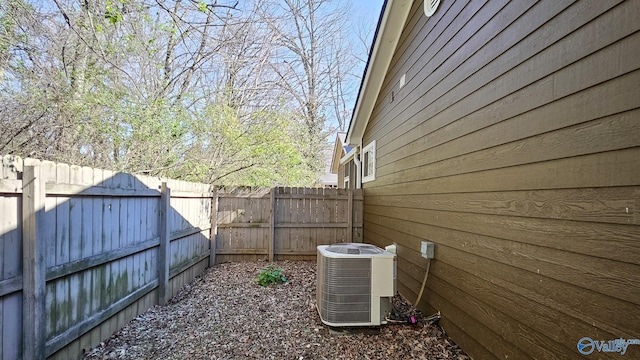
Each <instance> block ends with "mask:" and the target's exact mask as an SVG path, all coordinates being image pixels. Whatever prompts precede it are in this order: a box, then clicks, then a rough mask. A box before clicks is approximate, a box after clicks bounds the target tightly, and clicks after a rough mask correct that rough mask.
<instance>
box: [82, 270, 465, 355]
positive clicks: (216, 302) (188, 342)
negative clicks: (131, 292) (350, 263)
mask: <svg viewBox="0 0 640 360" xmlns="http://www.w3.org/2000/svg"><path fill="white" fill-rule="evenodd" d="M264 266H265V263H264V262H246V263H226V264H221V265H217V266H215V267H213V268H210V269H208V270H207V271H206V272H205V273H204V274H202V275H201V276H200V277H198V278H196V279H195V280H194V282H193V283H191V284H189V285H186V286H185V287H184V288H183V289H182V290H180V292H179V293H178V294H177V295H176V296H175V297H174V298H173V299H172V300H171V302H170V303H169V304H168V305H167V306H164V307H160V306H154V307H152V308H151V309H149V310H148V311H147V312H145V313H143V314H141V315H140V316H138V317H137V318H135V319H134V320H132V321H131V322H129V324H128V325H127V326H125V327H124V328H122V329H120V330H119V331H117V332H116V333H114V334H113V335H112V336H111V337H110V338H109V339H106V340H105V342H103V343H102V344H101V345H100V346H98V347H97V348H95V349H92V350H91V351H89V352H88V353H87V354H86V355H85V359H297V360H300V359H456V360H466V359H469V357H468V356H466V355H465V354H464V353H463V352H462V350H461V349H460V348H459V347H458V346H456V345H455V344H454V343H453V342H452V341H451V340H450V339H449V338H448V337H447V336H446V334H444V333H443V331H442V330H441V329H440V328H439V327H437V326H422V325H385V326H382V327H380V330H379V332H377V333H375V334H373V335H372V334H365V333H357V332H356V333H351V334H348V335H332V334H330V332H329V328H328V327H327V326H325V325H324V324H323V323H322V322H321V321H320V318H319V316H318V313H317V311H316V309H315V290H316V289H315V286H316V282H315V270H316V263H315V262H309V261H307V262H303V261H283V262H278V263H277V266H278V267H280V268H282V269H283V271H284V274H285V275H286V276H287V277H288V278H289V281H288V282H287V283H284V284H280V285H271V286H267V287H263V286H260V285H258V284H257V283H256V282H255V281H254V279H255V278H256V275H257V274H258V273H259V272H260V270H261V269H262V268H264Z"/></svg>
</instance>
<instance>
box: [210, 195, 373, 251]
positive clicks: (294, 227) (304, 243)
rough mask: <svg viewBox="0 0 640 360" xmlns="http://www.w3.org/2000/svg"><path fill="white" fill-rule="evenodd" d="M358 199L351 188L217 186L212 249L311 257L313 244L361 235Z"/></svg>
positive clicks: (360, 201) (361, 197)
mask: <svg viewBox="0 0 640 360" xmlns="http://www.w3.org/2000/svg"><path fill="white" fill-rule="evenodd" d="M362 199H363V195H362V190H352V189H350V190H347V189H321V188H317V189H313V188H308V189H305V188H284V187H279V188H274V189H273V190H270V189H266V188H259V189H245V188H233V189H228V190H225V189H220V191H219V199H218V201H219V205H218V207H219V211H218V216H217V220H216V223H217V229H218V238H217V242H216V254H217V255H221V256H220V259H221V260H220V261H238V260H240V259H243V260H248V259H262V258H266V259H269V258H270V256H269V254H270V248H271V249H273V254H274V256H273V257H274V259H285V258H287V259H294V258H297V259H307V258H309V257H313V258H314V259H315V251H316V246H317V245H323V244H332V243H336V242H345V241H347V238H348V236H347V234H348V233H351V241H356V242H358V241H362V236H361V233H362V230H361V229H362V226H363V224H362ZM270 209H273V211H272V212H270V211H271V210H270ZM271 233H273V240H270V234H271ZM256 239H257V240H256ZM270 241H273V245H269V243H270ZM296 254H299V255H296ZM232 259H233V260H232Z"/></svg>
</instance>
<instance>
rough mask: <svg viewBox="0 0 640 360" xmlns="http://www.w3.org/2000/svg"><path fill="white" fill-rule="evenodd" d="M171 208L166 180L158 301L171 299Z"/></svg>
mask: <svg viewBox="0 0 640 360" xmlns="http://www.w3.org/2000/svg"><path fill="white" fill-rule="evenodd" d="M170 209H171V189H169V187H167V183H166V182H162V185H161V187H160V249H159V251H158V303H159V304H160V305H166V304H167V302H168V301H169V297H170V294H169V267H170V265H171V257H170V248H171V234H170V233H169V210H170Z"/></svg>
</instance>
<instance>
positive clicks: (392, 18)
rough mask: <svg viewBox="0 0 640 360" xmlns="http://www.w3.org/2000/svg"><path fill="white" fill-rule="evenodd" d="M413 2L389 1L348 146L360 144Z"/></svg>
mask: <svg viewBox="0 0 640 360" xmlns="http://www.w3.org/2000/svg"><path fill="white" fill-rule="evenodd" d="M412 3H413V0H387V6H386V7H385V12H384V14H383V15H382V22H381V24H380V29H379V36H377V37H376V39H375V43H374V44H373V51H372V52H371V57H370V59H369V66H368V67H367V71H366V73H365V74H364V80H363V82H362V88H361V90H360V93H359V94H358V99H357V101H356V107H355V110H354V112H353V119H351V124H350V126H349V131H348V132H347V139H346V143H347V145H350V146H357V145H360V143H361V142H362V136H363V135H364V130H365V129H366V128H367V123H368V122H369V118H370V117H371V113H372V112H373V107H374V105H375V103H376V100H377V99H378V94H379V93H380V89H381V88H382V83H383V82H384V77H385V75H386V73H387V70H388V69H389V65H390V64H391V59H392V58H393V54H394V52H395V50H396V46H397V45H398V42H399V40H400V35H401V34H402V29H403V28H404V24H405V22H406V20H407V17H408V16H409V13H410V11H411V5H412Z"/></svg>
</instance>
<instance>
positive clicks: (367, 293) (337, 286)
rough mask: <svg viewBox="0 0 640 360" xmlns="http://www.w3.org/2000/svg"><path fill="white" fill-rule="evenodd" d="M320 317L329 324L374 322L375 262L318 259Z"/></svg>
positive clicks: (366, 260)
mask: <svg viewBox="0 0 640 360" xmlns="http://www.w3.org/2000/svg"><path fill="white" fill-rule="evenodd" d="M318 261H319V263H320V262H323V264H320V267H319V269H320V273H319V274H318V276H319V280H320V283H319V284H320V286H319V287H318V294H317V295H318V299H317V301H318V304H319V305H320V308H319V310H320V315H321V317H322V318H323V319H325V320H326V321H329V322H336V323H337V322H340V323H362V322H370V321H371V259H370V258H364V259H334V258H323V257H321V256H320V257H318Z"/></svg>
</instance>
